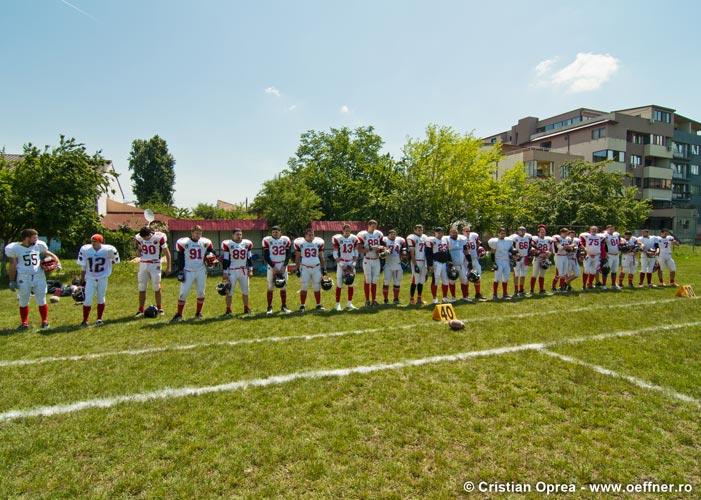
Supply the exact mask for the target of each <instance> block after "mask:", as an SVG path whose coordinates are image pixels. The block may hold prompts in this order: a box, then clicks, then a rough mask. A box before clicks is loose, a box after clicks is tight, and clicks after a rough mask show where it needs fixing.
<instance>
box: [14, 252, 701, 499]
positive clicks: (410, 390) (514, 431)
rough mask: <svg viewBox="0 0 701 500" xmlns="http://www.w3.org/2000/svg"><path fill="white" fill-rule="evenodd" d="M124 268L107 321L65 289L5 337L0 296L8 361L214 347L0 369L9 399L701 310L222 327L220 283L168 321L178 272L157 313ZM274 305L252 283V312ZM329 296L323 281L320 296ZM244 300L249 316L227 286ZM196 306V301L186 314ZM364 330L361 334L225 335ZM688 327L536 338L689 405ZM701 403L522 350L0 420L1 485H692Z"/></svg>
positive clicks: (378, 314)
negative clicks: (86, 319) (146, 313)
mask: <svg viewBox="0 0 701 500" xmlns="http://www.w3.org/2000/svg"><path fill="white" fill-rule="evenodd" d="M675 258H676V260H677V264H678V269H679V276H680V278H681V279H680V280H679V281H681V282H682V283H690V284H692V285H693V286H694V287H695V288H696V289H697V290H701V253H699V252H698V251H697V252H696V253H694V252H693V251H692V249H690V248H686V247H684V248H682V249H680V251H678V252H677V254H676V255H675ZM134 271H135V267H134V266H132V265H130V264H122V265H120V266H119V268H118V270H117V271H116V273H115V275H114V276H113V277H112V279H111V281H110V288H109V290H108V306H107V311H106V320H107V324H106V325H105V326H104V327H102V328H94V327H92V328H88V329H79V328H77V325H78V324H79V323H80V321H81V308H80V307H78V306H75V305H74V304H73V303H72V300H71V299H70V298H68V299H63V300H62V301H61V302H60V303H59V304H57V305H52V306H51V323H52V330H50V331H49V332H43V333H42V332H39V331H37V330H32V331H30V332H28V333H15V331H14V328H15V326H16V324H17V322H18V318H17V310H16V300H15V297H14V294H12V293H10V292H9V291H6V290H3V291H0V311H2V313H1V314H0V361H6V360H19V359H34V358H39V357H44V356H67V355H82V354H87V353H104V352H108V351H119V350H124V349H139V348H148V347H158V346H160V347H162V346H178V345H183V344H192V343H197V344H199V343H203V344H204V343H219V344H215V345H202V346H198V347H196V348H193V349H190V350H167V351H164V352H157V353H149V354H142V355H138V356H126V355H113V356H107V357H102V358H99V359H85V360H80V361H58V362H49V363H43V364H33V365H27V366H0V384H1V386H2V391H1V392H0V394H1V396H0V413H3V412H6V411H10V410H21V409H29V408H34V407H37V406H44V405H59V404H68V403H72V402H76V401H83V400H89V399H93V398H109V397H113V396H119V395H130V394H135V393H141V392H147V391H154V390H159V389H163V388H166V387H173V388H178V387H184V386H210V385H216V384H222V383H227V382H232V381H236V380H242V379H254V378H262V377H269V376H273V375H280V374H287V373H293V372H300V371H309V370H319V369H335V368H347V367H355V366H359V365H372V364H377V363H392V362H396V361H400V360H405V359H419V358H425V357H429V356H435V355H444V354H454V353H458V352H467V351H476V350H484V349H491V348H497V347H504V346H514V345H519V344H524V343H534V342H543V343H548V342H557V341H560V340H562V339H568V338H573V337H583V336H592V335H598V334H606V333H609V332H613V331H621V330H638V329H643V328H646V329H649V328H651V327H655V326H656V325H670V324H679V323H687V322H696V321H701V315H699V302H697V301H692V300H687V299H674V300H671V299H672V296H673V293H674V291H673V290H672V289H670V288H664V289H652V290H648V289H644V290H633V291H629V290H625V291H623V292H607V293H589V294H574V295H570V296H552V297H547V298H537V299H535V298H534V299H526V300H522V301H514V302H510V303H491V302H488V303H480V304H457V305H456V306H455V309H456V312H457V314H458V316H459V317H460V318H461V319H465V320H468V321H469V322H468V324H467V328H466V329H465V330H463V331H460V332H452V331H450V330H448V329H447V327H446V326H445V325H444V324H441V323H437V322H433V321H431V319H430V316H431V308H430V307H424V308H412V307H406V306H403V307H399V308H395V307H392V306H390V307H380V308H376V309H372V310H369V311H368V310H360V311H357V312H353V313H340V314H339V313H335V312H327V313H307V314H306V315H303V316H301V315H298V314H294V315H291V316H288V317H281V316H277V315H276V316H275V317H273V318H266V317H265V316H264V315H256V316H255V317H254V318H251V319H243V318H240V317H237V318H235V319H231V320H224V319H221V318H220V315H221V313H222V312H223V299H222V298H221V297H220V296H219V295H217V294H216V293H215V291H214V285H215V283H216V280H215V279H211V280H210V282H209V285H208V289H207V293H208V296H207V301H206V303H205V309H204V314H205V317H206V320H205V321H203V322H193V321H186V322H184V323H182V324H178V325H169V324H168V323H167V322H168V320H169V319H170V316H171V315H172V313H173V308H174V305H175V298H176V295H177V282H175V281H173V280H166V283H165V301H164V302H165V306H166V309H167V312H168V314H167V315H166V317H165V318H159V319H156V320H148V319H141V320H133V319H131V316H132V315H133V313H134V312H135V309H136V298H137V297H136V291H135V281H136V278H135V274H134ZM490 279H491V275H490V273H487V274H486V275H485V283H484V288H485V291H486V292H489V291H490V290H489V289H488V288H487V285H489V284H490V283H489V280H490ZM407 283H408V282H407ZM296 284H297V280H296V278H292V279H291V285H290V292H289V296H290V299H289V302H290V306H294V307H295V308H296V305H297V297H296V293H295V292H296ZM356 288H357V289H356V300H355V302H356V304H357V305H360V304H361V303H362V286H358V287H356ZM149 295H151V292H149ZM344 295H345V294H344ZM407 295H408V286H404V288H403V291H402V299H403V300H404V301H405V302H406V298H407ZM425 295H427V294H425ZM310 299H311V300H312V301H313V298H312V297H310ZM264 301H265V292H264V282H263V281H262V279H260V278H255V279H254V280H253V283H252V302H253V304H252V305H253V307H254V310H255V312H256V313H262V312H263V311H264V309H265V308H264ZM333 302H334V297H333V292H327V293H325V294H324V304H325V305H326V306H327V307H331V306H332V305H333ZM343 303H345V300H343ZM275 305H276V308H277V307H279V302H278V299H277V298H276V301H275ZM234 306H235V309H236V311H238V312H240V310H241V303H240V298H239V297H238V296H237V297H235V298H234ZM193 309H194V299H193V297H191V298H190V300H189V302H188V305H187V311H186V318H187V317H191V316H192V313H193ZM535 313H539V314H535ZM519 314H520V315H522V316H521V317H516V315H519ZM93 319H94V316H93ZM31 320H32V322H33V324H34V325H36V324H37V323H38V315H37V312H36V307H35V306H34V305H33V304H32V306H31ZM406 325H414V326H412V327H410V328H405V326H406ZM357 329H371V330H373V331H368V332H365V333H359V334H349V335H345V336H339V337H324V338H316V339H312V340H303V339H294V340H289V341H286V342H260V343H253V344H241V345H234V346H226V345H221V342H224V341H231V340H241V339H260V338H265V337H271V336H280V337H288V336H300V335H306V334H314V333H330V332H337V331H349V330H357ZM700 335H701V326H690V327H685V328H680V329H677V330H669V331H664V332H646V333H641V334H640V335H636V336H630V337H621V338H608V339H605V340H591V341H586V342H580V343H576V344H562V343H561V344H554V345H551V346H549V347H548V348H549V349H550V350H553V351H556V352H559V353H562V354H566V355H568V356H572V357H574V358H577V359H579V360H582V361H586V362H588V363H592V364H596V365H599V366H603V367H605V368H608V369H611V370H615V371H616V372H618V373H621V374H624V375H631V376H635V377H638V378H640V379H643V380H646V381H648V382H651V383H653V384H657V385H660V386H663V387H666V388H669V389H672V390H675V391H678V392H680V393H683V394H686V395H688V396H691V397H694V398H697V399H701V389H699V387H701V355H700V354H699V352H701V349H699V347H700V346H701V342H700V338H701V337H700ZM700 412H701V410H700V409H699V407H698V406H695V405H694V404H692V403H685V402H682V401H679V400H677V399H674V398H673V397H670V396H668V395H665V394H662V393H659V392H655V391H650V390H647V389H643V388H640V387H637V386H635V385H633V384H631V383H629V382H627V381H625V380H622V379H618V378H613V377H608V376H605V375H601V374H598V373H596V372H594V371H593V370H591V369H589V368H587V367H583V366H579V365H575V364H571V363H567V362H565V361H561V360H558V359H554V358H552V357H549V356H546V355H544V354H542V353H539V352H537V351H526V352H519V353H512V354H504V355H499V356H491V357H480V358H474V359H470V360H467V361H457V362H445V363H438V364H430V365H424V366H415V367H410V368H404V369H400V370H390V371H379V372H374V373H368V374H353V375H350V376H348V377H343V378H326V379H316V380H297V381H294V382H290V383H285V384H281V385H272V386H268V387H259V388H249V389H245V390H239V391H234V392H223V393H217V394H208V395H203V396H189V397H184V398H179V399H162V400H153V401H149V402H146V403H125V404H119V405H117V406H114V407H111V408H104V409H87V410H82V411H77V412H73V413H68V414H62V415H55V416H47V417H33V418H25V419H18V420H12V421H6V422H0V496H2V497H6V496H16V495H26V496H32V497H34V496H39V497H54V496H75V495H90V496H105V497H106V496H110V497H111V496H134V495H135V496H157V497H158V496H161V497H162V496H178V497H191V496H195V495H197V496H200V497H201V496H206V497H209V496H216V495H219V496H248V497H260V496H281V497H283V496H284V497H291V496H302V495H305V496H339V495H343V496H351V497H370V496H372V497H375V496H389V497H406V496H410V497H420V496H432V497H433V496H439V497H454V496H459V495H461V494H462V493H463V492H462V484H463V482H465V481H467V480H472V481H480V480H485V481H517V482H527V483H531V484H535V483H536V482H537V481H546V482H575V483H577V484H578V485H584V484H586V483H589V482H618V483H628V482H642V481H645V480H651V481H655V482H670V483H672V482H673V483H691V484H693V485H694V493H695V495H692V496H697V495H698V493H696V492H697V491H699V488H701V469H700V468H699V466H698V457H699V449H701V428H700V427H699V416H700Z"/></svg>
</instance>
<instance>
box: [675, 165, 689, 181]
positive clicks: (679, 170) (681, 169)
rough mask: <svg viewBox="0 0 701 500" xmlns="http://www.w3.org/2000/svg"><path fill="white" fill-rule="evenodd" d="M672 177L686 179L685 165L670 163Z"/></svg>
mask: <svg viewBox="0 0 701 500" xmlns="http://www.w3.org/2000/svg"><path fill="white" fill-rule="evenodd" d="M672 177H674V178H675V179H686V165H683V164H681V163H672Z"/></svg>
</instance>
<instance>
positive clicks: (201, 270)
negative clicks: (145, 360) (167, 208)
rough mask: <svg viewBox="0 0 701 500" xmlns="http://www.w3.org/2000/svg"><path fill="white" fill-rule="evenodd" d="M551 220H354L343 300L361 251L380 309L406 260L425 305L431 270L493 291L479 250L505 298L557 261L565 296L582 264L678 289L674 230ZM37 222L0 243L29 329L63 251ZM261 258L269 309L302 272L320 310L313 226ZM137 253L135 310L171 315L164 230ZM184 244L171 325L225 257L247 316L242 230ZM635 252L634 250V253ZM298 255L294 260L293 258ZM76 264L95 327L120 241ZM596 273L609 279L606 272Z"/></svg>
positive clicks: (198, 233) (413, 288)
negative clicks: (164, 287)
mask: <svg viewBox="0 0 701 500" xmlns="http://www.w3.org/2000/svg"><path fill="white" fill-rule="evenodd" d="M546 232H547V228H546V226H544V225H540V226H539V227H538V232H537V234H536V235H531V234H529V233H527V232H526V228H525V227H519V228H518V230H517V231H516V233H514V234H512V235H510V236H509V235H508V233H507V231H506V229H505V228H500V229H499V231H498V232H497V237H494V238H490V239H489V240H488V241H487V243H486V245H484V244H483V243H482V241H481V240H480V236H479V234H478V233H475V232H472V231H471V227H470V225H469V224H453V225H451V226H450V228H449V230H448V234H447V235H446V234H445V233H444V230H443V228H441V227H436V228H434V229H433V236H427V235H425V234H424V229H423V226H422V225H420V224H417V225H416V226H415V228H414V233H413V234H410V235H409V236H407V237H406V238H403V237H401V236H398V235H397V231H396V230H393V229H391V230H389V231H388V233H387V235H384V234H383V233H382V232H381V231H379V230H378V229H377V221H375V220H370V221H368V224H367V230H364V231H360V232H359V233H358V234H357V235H356V234H352V233H351V228H350V225H348V224H345V225H344V226H343V232H342V233H341V234H337V235H335V236H334V237H333V238H332V242H333V258H334V262H335V264H336V284H335V287H336V306H335V309H336V310H338V311H341V310H343V307H342V306H341V295H342V289H343V288H344V286H345V287H346V288H347V307H346V308H347V309H349V310H353V309H356V307H355V306H354V305H353V291H354V286H353V284H354V282H355V271H356V267H357V264H358V262H359V261H360V260H362V269H363V279H364V284H363V291H364V295H365V306H366V307H373V306H377V305H378V302H377V285H378V283H379V282H380V275H381V274H384V279H383V288H382V295H383V299H384V303H385V304H387V303H389V289H390V287H391V288H392V298H393V303H394V304H399V303H400V300H399V296H400V286H401V282H402V277H403V268H402V264H405V265H408V266H409V268H410V271H411V285H410V287H409V302H410V304H417V305H422V304H424V300H423V298H422V297H423V288H424V284H425V283H426V280H427V278H428V276H429V275H430V276H431V284H430V290H431V297H432V301H433V303H434V304H435V303H438V302H439V298H438V287H439V285H440V287H441V296H442V298H441V300H442V302H454V301H455V300H457V298H456V284H457V283H458V282H459V283H460V288H461V293H462V300H465V301H468V300H471V299H470V298H469V293H470V290H469V285H470V283H472V284H473V285H474V287H475V295H474V300H476V301H483V300H486V299H485V297H484V296H483V295H482V293H481V274H482V267H481V265H480V259H481V258H483V257H485V256H486V255H487V254H489V255H490V257H491V261H492V271H494V282H493V285H492V299H493V300H498V299H499V297H498V292H499V283H501V286H502V299H511V298H512V296H511V295H509V293H508V282H509V277H510V275H511V274H512V273H513V275H514V295H515V296H516V297H527V296H532V295H534V294H535V293H536V282H537V283H538V293H539V294H541V295H545V294H547V292H546V290H545V272H546V270H547V269H548V268H549V267H550V265H551V263H552V262H553V261H554V263H555V266H556V273H555V277H554V279H553V281H552V287H551V288H552V290H553V291H555V292H562V293H567V292H569V291H571V290H572V283H573V281H574V280H575V279H577V278H578V277H579V276H580V265H582V266H583V270H582V273H581V274H582V289H583V290H584V291H588V290H592V289H594V285H595V280H596V284H597V286H598V287H600V289H602V290H606V289H608V288H607V281H608V278H609V276H610V278H611V285H610V289H614V290H620V289H621V287H622V286H623V282H624V279H625V277H626V276H627V277H628V281H627V283H628V286H629V287H630V288H633V287H634V283H633V281H634V277H635V274H636V273H637V272H638V269H640V271H639V281H638V286H639V287H642V286H644V285H645V282H647V286H648V287H653V286H656V285H653V284H652V274H653V272H655V271H657V272H658V276H659V280H660V284H661V285H663V286H664V280H663V271H665V270H667V271H669V283H670V285H672V286H676V282H675V271H676V266H675V263H674V259H673V258H672V247H673V246H674V245H677V244H678V241H677V240H676V238H675V237H674V236H672V235H671V234H670V231H669V230H666V229H663V230H662V231H661V233H660V235H659V236H658V235H652V234H650V231H649V230H647V229H644V230H643V231H642V234H641V235H640V236H633V235H632V233H631V232H630V231H627V232H625V233H624V235H623V236H621V235H620V234H619V233H618V232H617V231H616V228H615V227H614V226H612V225H609V226H607V227H606V229H605V230H604V231H603V232H600V231H599V229H598V228H597V227H596V226H591V227H590V228H589V231H588V232H584V233H581V234H579V235H577V234H576V232H575V231H572V230H568V229H567V228H562V229H560V231H559V233H558V234H555V235H552V236H548V235H546ZM38 238H39V237H38V233H37V231H36V230H34V229H25V230H23V231H22V232H21V233H20V241H18V242H14V243H10V244H9V245H7V246H6V247H5V253H6V255H7V257H8V258H9V262H10V265H9V278H10V282H9V286H10V289H11V290H13V291H14V290H16V291H17V293H18V299H19V315H20V327H19V328H20V329H27V328H29V301H30V297H31V296H32V294H33V295H34V299H35V302H36V304H37V306H38V308H39V314H40V316H41V328H49V321H48V305H47V303H46V293H47V281H46V273H49V272H51V271H53V270H55V269H57V268H60V265H61V263H60V260H59V258H58V257H57V256H56V255H55V254H53V253H52V252H50V251H49V249H48V247H47V245H46V243H44V242H43V241H41V240H39V239H38ZM262 243H263V258H264V260H265V263H266V264H267V314H268V315H272V314H273V292H274V290H275V289H276V288H277V289H278V290H279V293H280V302H281V309H280V312H281V313H282V314H289V313H290V312H291V311H290V309H289V308H288V307H287V283H288V278H289V272H293V273H295V274H296V275H297V276H298V277H299V281H300V288H301V291H300V294H299V301H300V306H299V309H300V311H304V310H305V307H306V305H305V304H306V300H307V290H308V289H309V288H310V287H311V289H312V291H313V293H314V299H315V302H316V309H317V310H324V307H323V306H322V304H321V290H322V289H324V290H330V289H332V288H333V287H334V283H333V280H331V279H330V278H329V277H328V274H327V272H326V261H325V257H324V250H325V248H324V246H325V243H324V240H323V239H321V238H319V237H316V236H315V235H314V231H313V230H312V229H311V228H310V229H307V230H306V231H305V233H304V236H303V237H299V238H297V239H295V240H294V241H292V240H291V239H290V238H289V237H287V236H285V235H283V234H282V230H281V228H280V227H279V226H273V227H272V229H271V234H270V235H269V236H266V237H265V238H263V242H262ZM134 244H135V246H136V248H137V251H138V253H139V270H138V273H137V283H138V291H139V308H138V311H137V313H136V317H141V316H144V315H146V316H150V317H156V316H158V315H162V314H164V311H163V306H162V300H161V276H162V274H163V271H164V270H163V269H162V258H163V257H164V258H165V261H166V268H165V272H166V273H167V274H171V273H172V271H173V266H172V258H171V253H170V249H169V247H168V242H167V237H166V235H165V234H164V233H162V232H158V231H154V230H153V229H152V228H150V227H148V226H146V227H143V228H142V229H141V230H140V231H139V233H138V234H137V235H136V236H135V238H134ZM175 248H176V251H177V273H176V275H177V279H178V281H180V294H179V297H178V305H177V312H176V314H175V316H173V319H172V320H171V321H172V322H179V321H181V320H182V319H183V311H184V308H185V301H186V299H187V296H188V295H189V292H190V290H191V289H192V287H193V286H194V287H195V293H196V298H197V306H196V312H195V318H196V319H202V306H203V304H204V299H205V288H206V287H205V285H206V280H207V268H211V267H214V266H216V265H218V264H219V263H221V265H222V269H223V279H222V281H221V282H220V283H219V284H218V285H217V292H218V293H219V294H220V295H223V296H225V301H226V310H225V316H229V317H230V316H232V315H233V313H232V296H233V294H234V292H235V290H236V288H237V287H238V288H240V291H241V296H242V301H243V312H244V314H250V313H251V308H250V306H249V300H248V294H249V278H250V277H251V276H252V275H253V266H252V253H251V252H252V249H253V243H252V242H251V241H250V240H247V239H244V238H243V233H242V231H241V230H240V229H234V230H233V232H232V237H231V239H228V240H225V241H223V242H222V244H221V251H220V252H219V255H217V254H216V252H215V250H214V247H213V245H212V241H211V240H209V239H208V238H205V237H203V236H202V228H201V227H199V226H193V228H192V230H191V234H190V236H189V237H184V238H180V239H178V240H177V242H176V245H175ZM638 255H639V258H638ZM293 259H294V264H292V265H290V261H291V260H293ZM77 261H78V264H79V265H80V267H81V273H80V284H79V285H77V286H76V287H75V290H74V293H73V297H74V298H75V299H76V300H77V301H79V302H82V303H83V320H82V323H81V325H82V326H88V319H89V317H90V311H91V309H92V304H93V300H94V299H95V297H96V298H97V321H96V325H98V326H99V325H102V324H103V314H104V310H105V297H106V294H107V284H108V280H109V276H110V274H111V273H112V266H113V264H116V263H119V253H118V251H117V249H116V248H115V247H114V246H112V245H109V244H105V241H104V237H103V236H102V235H100V234H95V235H93V236H92V237H91V241H90V243H89V244H86V245H83V246H82V247H81V248H80V251H79V253H78V260H77ZM529 267H530V268H531V269H532V271H531V278H530V293H526V292H525V281H526V276H527V274H528V268H529ZM600 278H601V280H602V281H600ZM149 282H150V283H151V287H152V289H153V291H154V295H155V301H156V304H155V305H154V306H150V307H148V308H145V302H146V290H147V286H148V284H149Z"/></svg>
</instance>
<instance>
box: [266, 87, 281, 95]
mask: <svg viewBox="0 0 701 500" xmlns="http://www.w3.org/2000/svg"><path fill="white" fill-rule="evenodd" d="M265 93H266V94H270V95H274V96H275V97H280V96H281V95H282V94H280V91H279V90H278V89H276V88H275V87H273V86H270V87H266V88H265Z"/></svg>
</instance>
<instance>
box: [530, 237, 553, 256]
mask: <svg viewBox="0 0 701 500" xmlns="http://www.w3.org/2000/svg"><path fill="white" fill-rule="evenodd" d="M531 241H532V242H533V246H535V248H536V250H537V251H538V254H541V253H552V251H553V239H552V237H550V236H545V237H544V238H541V237H540V236H539V235H535V236H533V238H531Z"/></svg>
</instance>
